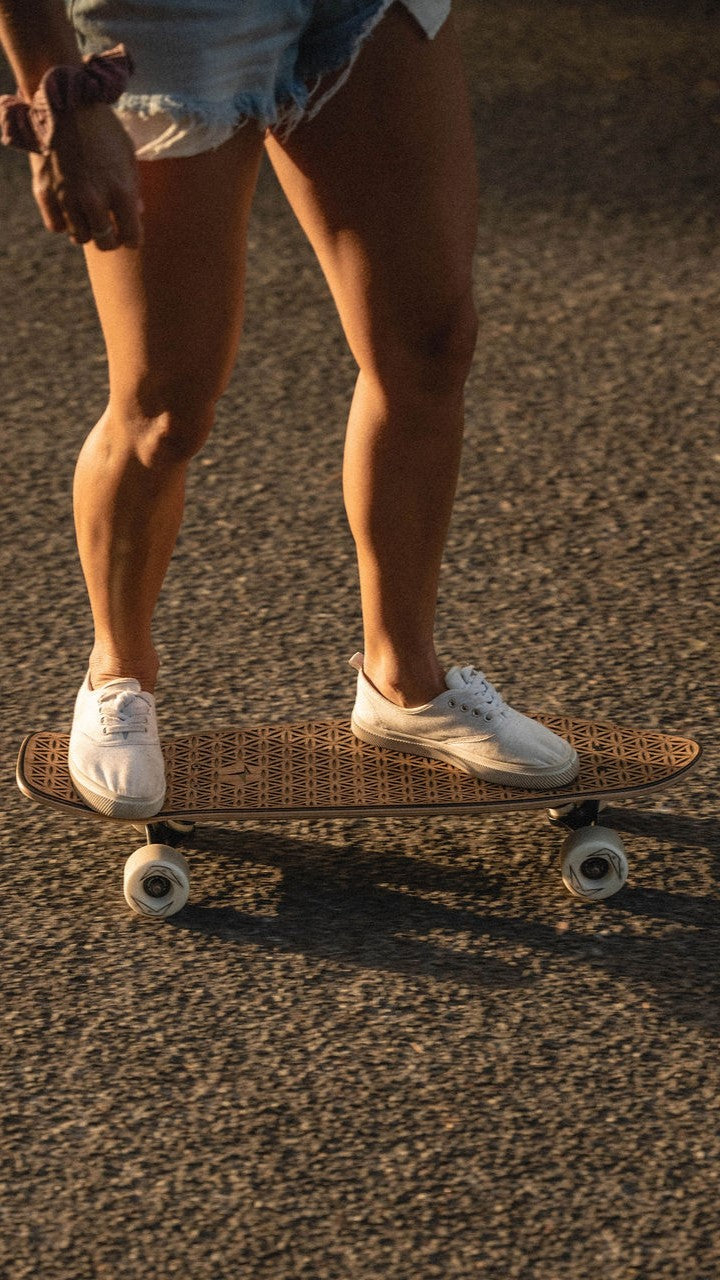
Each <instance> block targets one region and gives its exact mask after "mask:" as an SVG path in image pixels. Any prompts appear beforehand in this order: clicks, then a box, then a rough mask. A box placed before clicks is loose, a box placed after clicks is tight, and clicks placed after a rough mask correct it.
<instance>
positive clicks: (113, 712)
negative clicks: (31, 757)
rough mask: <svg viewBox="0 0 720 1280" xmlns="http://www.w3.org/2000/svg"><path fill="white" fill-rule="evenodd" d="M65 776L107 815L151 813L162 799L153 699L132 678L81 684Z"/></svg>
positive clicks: (87, 679) (162, 774) (162, 777)
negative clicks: (91, 684)
mask: <svg viewBox="0 0 720 1280" xmlns="http://www.w3.org/2000/svg"><path fill="white" fill-rule="evenodd" d="M68 766H69V769H70V777H71V778H72V780H73V784H74V786H75V788H76V790H77V791H78V792H79V793H80V795H81V796H82V798H83V800H84V801H85V802H86V804H89V805H90V807H91V809H97V811H98V813H104V814H105V816H106V817H108V818H151V817H152V816H153V814H154V813H157V812H158V809H161V808H162V803H163V800H164V799H165V764H164V761H163V756H162V751H161V749H160V738H159V735H158V727H157V719H156V716H155V699H154V697H153V695H152V694H151V693H145V692H144V691H143V690H142V689H141V687H140V684H139V682H138V681H137V680H125V679H117V680H109V681H108V682H107V684H103V685H101V686H100V688H99V689H91V687H90V675H89V673H88V675H87V676H86V677H85V680H84V682H83V684H82V686H81V688H80V692H79V693H78V696H77V699H76V702H75V715H74V718H73V724H72V731H71V733H70V746H69V749H68Z"/></svg>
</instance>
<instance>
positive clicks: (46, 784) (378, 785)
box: [22, 715, 700, 816]
mask: <svg viewBox="0 0 720 1280" xmlns="http://www.w3.org/2000/svg"><path fill="white" fill-rule="evenodd" d="M535 718H536V719H537V720H539V721H540V723H542V724H544V725H547V727H548V728H549V729H552V730H553V732H555V733H557V734H559V735H560V736H561V737H564V738H567V739H569V740H570V741H571V742H572V743H573V745H574V746H575V748H576V750H577V752H578V755H579V757H580V761H581V766H580V775H579V777H578V778H577V779H576V780H575V781H574V782H573V783H571V784H570V785H569V786H567V787H560V788H557V789H556V790H554V791H553V792H538V791H534V790H533V791H524V790H522V789H521V788H518V787H503V786H497V785H495V784H493V783H488V782H483V781H482V780H481V779H478V778H472V777H470V775H469V774H465V773H462V772H461V771H460V770H459V769H456V768H454V767H453V766H452V765H449V764H446V763H444V762H443V761H436V760H423V759H422V758H420V757H418V756H410V755H405V754H404V753H401V752H395V751H387V750H384V749H383V748H381V747H374V746H369V745H367V744H366V743H361V742H359V741H358V739H357V738H355V736H354V735H353V733H352V731H351V729H350V723H349V721H345V720H317V721H311V722H309V723H304V724H294V725H288V724H279V725H260V726H257V727H255V728H248V729H242V730H238V729H230V730H225V731H223V730H220V731H216V732H211V733H193V734H186V735H183V736H181V737H176V738H167V739H165V740H164V741H163V752H164V755H165V764H166V772H167V780H168V791H167V796H166V800H165V805H164V807H163V813H166V814H175V815H177V816H180V815H181V814H183V813H186V814H188V815H193V816H201V815H203V814H215V815H218V816H220V815H222V814H226V815H242V814H246V815H253V814H262V813H273V814H282V813H284V812H291V811H292V812H295V813H297V812H307V813H312V812H320V811H322V812H325V813H327V812H336V813H341V812H342V813H345V814H348V813H352V812H354V811H361V810H365V811H367V810H370V811H372V810H375V811H377V812H389V811H394V810H397V811H402V810H413V809H415V810H421V809H426V808H432V809H440V808H442V809H445V810H446V811H450V812H452V811H453V810H454V809H457V810H462V809H465V808H466V807H467V808H472V807H475V806H477V805H482V806H487V807H488V808H491V807H492V808H504V807H507V808H518V807H523V806H533V807H535V806H542V805H547V804H549V803H550V802H551V801H552V800H553V799H554V798H559V799H570V798H572V797H574V796H578V795H592V794H599V793H602V794H603V795H612V794H617V795H618V796H620V795H630V794H635V793H637V792H640V791H643V790H644V789H645V788H648V787H654V786H658V785H659V784H661V783H662V782H663V781H665V780H670V779H672V778H674V777H676V776H677V775H678V774H679V773H682V772H684V771H685V770H686V769H688V768H690V766H691V765H692V764H693V763H694V762H695V760H696V759H697V757H698V755H699V752H700V749H699V747H698V746H697V744H696V743H695V742H693V741H691V740H690V739H687V738H682V737H678V736H675V735H672V734H665V733H660V732H658V731H656V730H637V729H628V728H621V727H619V726H617V725H613V724H604V723H594V722H590V721H586V720H576V719H570V718H567V717H563V716H543V715H538V716H536V717H535ZM67 743H68V737H67V735H66V734H56V733H38V734H33V735H31V737H30V738H29V739H28V740H27V743H26V746H25V751H24V756H23V759H22V774H23V778H24V781H25V782H26V784H27V785H28V787H29V789H30V790H31V791H32V792H33V793H35V794H36V795H37V798H38V799H48V800H51V801H54V802H55V803H59V804H62V805H67V806H68V807H71V808H78V809H85V808H86V806H85V805H84V804H83V802H82V800H80V798H79V797H78V796H77V795H76V793H75V791H74V788H73V786H72V783H71V781H70V777H69V774H68V771H67ZM38 793H39V794H38Z"/></svg>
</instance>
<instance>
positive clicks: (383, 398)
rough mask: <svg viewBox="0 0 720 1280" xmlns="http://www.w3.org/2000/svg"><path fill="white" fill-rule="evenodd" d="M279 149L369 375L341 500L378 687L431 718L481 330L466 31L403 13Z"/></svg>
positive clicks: (362, 383) (281, 166) (361, 386)
mask: <svg viewBox="0 0 720 1280" xmlns="http://www.w3.org/2000/svg"><path fill="white" fill-rule="evenodd" d="M267 149H268V154H269V156H270V159H271V161H272V163H273V165H274V167H275V170H276V172H277V175H278V178H279V180H280V182H281V184H282V186H283V188H284V190H285V193H286V195H287V197H288V199H289V201H290V203H291V205H292V207H293V209H294V211H295V213H296V215H297V217H298V219H299V221H300V223H301V225H302V226H303V228H304V230H305V231H306V233H307V235H308V237H309V239H310V241H311V243H312V245H313V247H314V249H315V251H316V253H317V256H318V259H319V261H320V263H321V266H322V268H323V270H324V273H325V275H326V277H327V280H328V283H329V285H330V288H331V290H332V293H333V296H334V298H335V301H336V304H337V306H338V309H339V313H340V317H341V320H342V323H343V326H344V329H345V333H346V335H347V338H348V341H349V343H350V347H351V349H352V351H353V354H354V356H355V359H356V360H357V363H358V366H359V369H360V373H359V377H358V381H357V386H356V390H355V395H354V399H353V403H352V408H351V412H350V419H349V423H348V431H347V440H346V448H345V466H344V496H345V504H346V509H347V513H348V519H349V522H350V527H351V530H352V533H353V536H354V539H355V543H356V547H357V554H358V563H359V571H360V587H361V596H362V607H363V620H364V632H365V637H364V645H365V649H364V652H365V672H366V674H367V675H368V677H369V678H370V680H371V681H372V683H373V684H374V685H375V686H376V688H377V689H379V690H380V692H381V693H383V694H384V695H385V696H386V697H388V698H389V699H391V700H392V701H394V702H396V703H398V704H400V705H403V706H417V705H418V704H420V703H424V702H427V701H429V700H431V699H433V698H435V697H436V696H437V695H438V694H439V693H440V692H441V691H443V690H444V689H445V682H444V673H443V670H442V668H441V665H440V663H439V661H438V658H437V655H436V652H435V647H434V639H433V630H434V621H435V610H436V601H437V591H438V579H439V573H440V564H441V559H442V554H443V549H444V546H445V540H446V537H447V532H448V527H449V522H450V515H451V510H452V504H453V499H454V494H455V488H456V483H457V476H458V469H459V463H460V454H461V441H462V428H463V390H464V384H465V380H466V377H467V373H468V370H469V367H470V363H471V360H472V354H473V351H474V347H475V340H476V328H477V324H476V317H475V311H474V307H473V301H472V282H471V263H472V254H473V249H474V246H475V241H476V234H477V180H476V161H475V156H474V148H473V137H472V125H471V119H470V112H469V107H468V99H467V93H466V89H465V84H464V81H463V75H462V70H461V57H460V51H459V47H458V41H457V38H456V34H455V31H454V28H453V24H452V21H451V20H450V21H448V22H447V23H446V24H445V26H444V27H443V28H442V29H441V31H440V33H439V34H438V35H437V37H436V38H435V39H434V40H433V41H429V40H428V39H427V38H426V37H425V36H424V35H423V33H422V32H421V30H420V28H419V27H418V26H417V24H416V23H415V21H414V20H413V19H412V18H411V17H410V16H409V15H408V14H407V12H406V10H404V9H403V8H401V7H400V6H398V5H395V6H393V7H392V8H391V9H390V10H389V12H388V14H387V15H386V16H385V17H384V18H383V20H382V21H381V22H380V23H379V24H378V27H377V30H376V31H375V32H374V33H373V35H372V36H371V38H370V39H369V41H368V43H367V45H366V47H365V48H364V49H363V51H362V52H361V54H360V56H359V58H358V60H357V62H356V64H355V66H354V68H353V71H352V74H351V76H350V78H349V80H348V81H347V83H346V84H345V85H344V86H343V88H342V89H340V90H339V91H338V93H337V94H336V95H335V97H333V98H332V99H331V100H330V101H329V102H328V104H327V105H326V106H325V107H323V109H322V110H321V111H320V112H319V113H318V115H317V117H316V118H315V119H314V120H311V121H309V122H306V123H304V124H303V125H301V126H300V127H298V128H297V129H296V130H295V131H294V132H293V133H292V134H291V135H290V137H289V139H288V140H287V141H285V142H283V143H281V142H279V141H278V140H276V139H269V140H268V142H267Z"/></svg>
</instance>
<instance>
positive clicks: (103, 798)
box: [68, 766, 165, 820]
mask: <svg viewBox="0 0 720 1280" xmlns="http://www.w3.org/2000/svg"><path fill="white" fill-rule="evenodd" d="M68 772H69V774H70V780H71V782H72V784H73V786H74V788H75V790H76V791H77V793H78V795H79V796H81V797H82V799H83V800H84V801H85V803H86V805H88V806H89V807H90V808H91V809H93V810H94V811H95V812H96V813H101V814H102V815H103V817H104V818H139V819H141V820H142V819H144V818H154V817H155V815H156V813H158V811H159V810H160V809H162V807H163V801H164V800H165V791H164V790H163V793H162V795H161V796H160V798H159V799H158V800H138V799H135V798H134V797H133V796H111V795H104V794H103V793H102V792H97V791H93V790H92V788H91V787H90V785H89V783H87V782H85V781H84V780H83V779H82V778H79V777H78V775H77V774H76V773H74V772H73V770H72V769H71V768H70V767H69V766H68Z"/></svg>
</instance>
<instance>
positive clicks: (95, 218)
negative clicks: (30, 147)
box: [30, 104, 142, 250]
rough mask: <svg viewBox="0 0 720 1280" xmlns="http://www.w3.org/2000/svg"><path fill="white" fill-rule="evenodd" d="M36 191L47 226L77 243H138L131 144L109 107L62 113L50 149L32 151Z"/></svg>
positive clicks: (138, 204)
mask: <svg viewBox="0 0 720 1280" xmlns="http://www.w3.org/2000/svg"><path fill="white" fill-rule="evenodd" d="M30 167H31V170H32V187H33V195H34V196H35V200H36V202H37V204H38V206H39V209H40V213H41V215H42V220H43V223H44V224H45V226H46V227H47V229H48V231H60V232H65V233H66V234H67V235H68V236H69V237H70V239H71V240H72V242H73V244H87V243H88V241H90V240H93V241H94V242H95V244H96V245H97V247H98V249H102V250H108V249H117V248H118V247H119V246H120V245H126V246H127V247H128V248H131V249H136V248H138V247H139V245H140V243H141V240H142V224H141V221H140V215H141V213H142V202H141V200H140V195H139V187H138V172H137V162H136V160H135V154H134V151H133V146H132V143H131V141H130V138H129V137H128V135H127V133H126V132H125V130H124V129H123V127H122V125H121V124H120V121H119V120H118V119H117V117H116V116H115V113H114V112H113V110H112V108H111V107H108V106H105V105H102V104H98V105H96V106H92V107H78V108H77V109H76V110H74V111H68V112H66V113H65V114H64V115H63V116H62V117H60V118H59V119H58V122H57V125H56V130H55V137H54V143H53V149H52V151H51V152H50V154H49V155H46V156H41V155H36V154H32V155H31V156H30Z"/></svg>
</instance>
